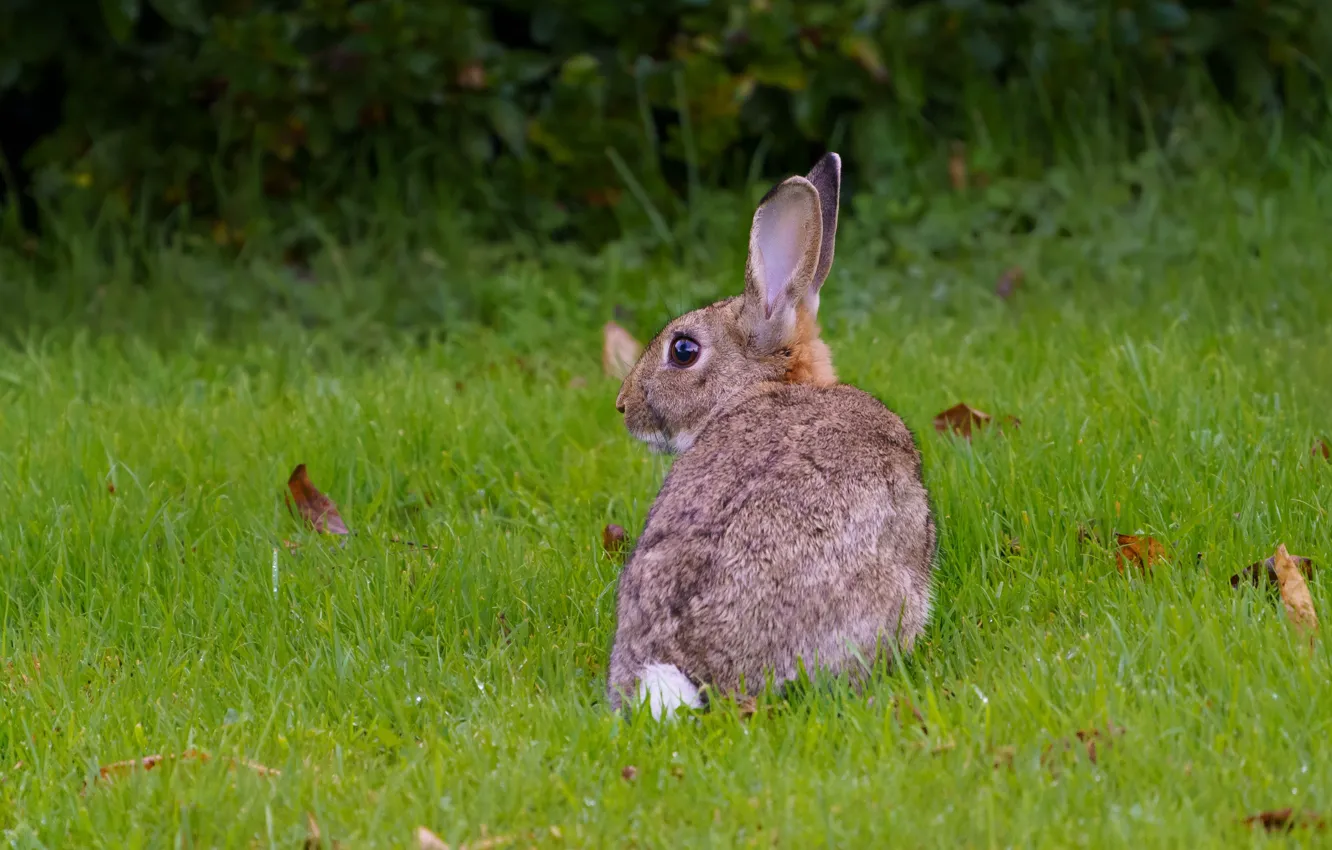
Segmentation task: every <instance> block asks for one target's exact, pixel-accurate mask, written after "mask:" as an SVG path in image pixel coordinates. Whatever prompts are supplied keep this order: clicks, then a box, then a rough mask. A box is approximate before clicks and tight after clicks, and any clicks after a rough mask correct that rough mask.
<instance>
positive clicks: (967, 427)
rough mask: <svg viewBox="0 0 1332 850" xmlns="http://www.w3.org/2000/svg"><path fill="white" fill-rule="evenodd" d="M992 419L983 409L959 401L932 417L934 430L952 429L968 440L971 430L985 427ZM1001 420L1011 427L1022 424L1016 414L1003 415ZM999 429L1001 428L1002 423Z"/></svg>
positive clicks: (940, 431)
mask: <svg viewBox="0 0 1332 850" xmlns="http://www.w3.org/2000/svg"><path fill="white" fill-rule="evenodd" d="M993 420H994V417H992V416H991V415H990V414H988V413H986V412H985V411H983V410H977V409H976V408H974V407H970V406H968V405H967V404H965V403H961V402H959V403H958V404H955V405H953V406H952V407H950V408H948V409H947V410H945V411H943V412H942V413H940V414H938V415H936V416H935V417H934V430H936V431H938V432H939V433H943V432H945V431H952V432H953V433H954V434H957V435H958V436H960V437H965V438H966V439H968V440H970V439H971V432H972V431H974V430H979V429H981V428H984V427H986V426H987V425H989V424H990V423H991V422H992V421H993ZM1002 422H1003V423H1004V424H1007V425H1009V426H1010V427H1013V428H1017V427H1019V426H1020V425H1021V424H1022V420H1020V419H1018V418H1017V417H1016V416H1005V417H1004V418H1003V420H1002ZM999 430H1000V431H1002V430H1003V427H1002V425H1001V426H1000V429H999Z"/></svg>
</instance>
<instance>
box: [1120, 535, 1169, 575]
mask: <svg viewBox="0 0 1332 850" xmlns="http://www.w3.org/2000/svg"><path fill="white" fill-rule="evenodd" d="M1115 542H1116V543H1117V544H1118V545H1119V548H1118V549H1117V550H1115V566H1117V567H1118V568H1119V571H1120V572H1121V573H1122V572H1124V568H1125V567H1127V566H1128V564H1129V563H1134V564H1137V565H1138V569H1140V570H1142V571H1143V572H1150V571H1151V569H1152V564H1154V563H1155V562H1157V561H1160V560H1162V559H1163V558H1165V548H1164V547H1163V546H1162V545H1161V543H1160V541H1158V540H1156V539H1155V538H1152V537H1146V536H1143V537H1136V536H1134V535H1132V534H1116V535H1115Z"/></svg>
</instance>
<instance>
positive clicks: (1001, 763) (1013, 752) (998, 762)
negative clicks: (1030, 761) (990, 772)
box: [994, 744, 1017, 770]
mask: <svg viewBox="0 0 1332 850" xmlns="http://www.w3.org/2000/svg"><path fill="white" fill-rule="evenodd" d="M1015 756H1017V747H1014V746H1011V745H1007V744H1006V745H1004V746H1002V747H995V748H994V769H995V770H998V769H999V768H1001V767H1010V768H1011V767H1012V766H1013V758H1014V757H1015Z"/></svg>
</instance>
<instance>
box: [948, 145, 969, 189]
mask: <svg viewBox="0 0 1332 850" xmlns="http://www.w3.org/2000/svg"><path fill="white" fill-rule="evenodd" d="M948 183H949V185H950V186H952V187H953V191H954V192H962V191H965V190H966V188H967V146H966V145H965V144H963V143H962V142H953V145H952V148H951V149H950V150H949V152H948Z"/></svg>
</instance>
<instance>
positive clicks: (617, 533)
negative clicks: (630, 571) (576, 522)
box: [601, 523, 626, 561]
mask: <svg viewBox="0 0 1332 850" xmlns="http://www.w3.org/2000/svg"><path fill="white" fill-rule="evenodd" d="M625 536H626V535H625V531H624V529H623V528H621V527H620V526H618V525H615V524H614V523H612V524H610V525H607V526H606V527H605V528H603V529H602V530H601V548H602V550H604V551H605V553H606V555H607V556H608V557H609V558H610V559H611V560H613V561H619V560H621V559H623V558H624V550H625Z"/></svg>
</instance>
